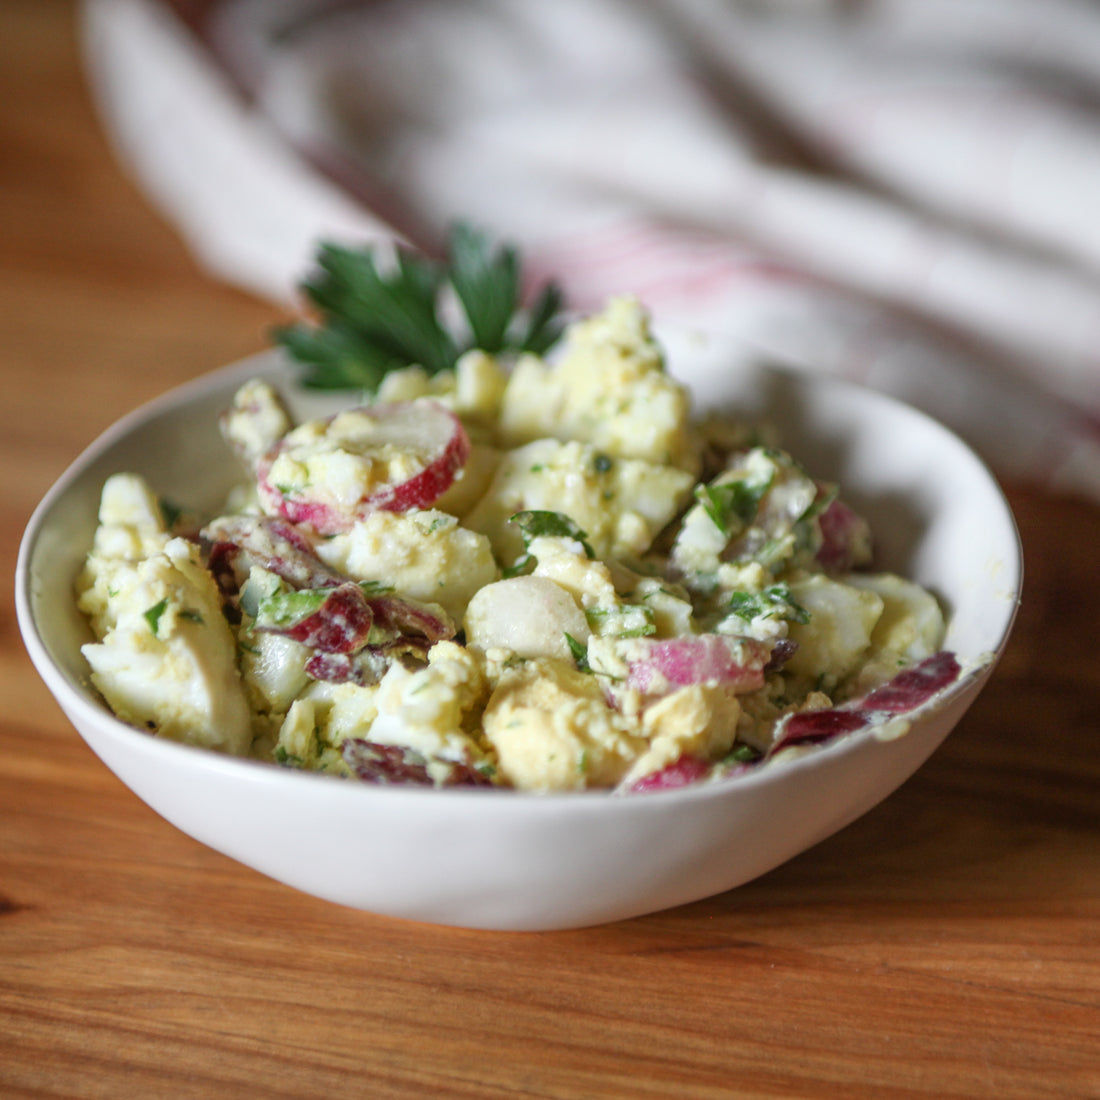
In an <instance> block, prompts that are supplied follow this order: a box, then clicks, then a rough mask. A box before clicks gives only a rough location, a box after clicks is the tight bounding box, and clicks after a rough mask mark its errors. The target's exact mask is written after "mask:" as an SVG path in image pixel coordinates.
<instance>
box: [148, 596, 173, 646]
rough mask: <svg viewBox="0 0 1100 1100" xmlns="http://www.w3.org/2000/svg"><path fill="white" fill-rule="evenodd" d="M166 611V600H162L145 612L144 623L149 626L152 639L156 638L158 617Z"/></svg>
mask: <svg viewBox="0 0 1100 1100" xmlns="http://www.w3.org/2000/svg"><path fill="white" fill-rule="evenodd" d="M167 610H168V600H167V599H163V600H161V601H160V603H155V604H153V606H152V607H150V608H149V609H148V610H147V611H146V612H145V621H146V622H147V623H148V624H149V629H150V630H151V631H152V632H153V637H156V636H157V629H158V628H159V626H160V617H161V616H162V615H163V614H164V613H165V611H167Z"/></svg>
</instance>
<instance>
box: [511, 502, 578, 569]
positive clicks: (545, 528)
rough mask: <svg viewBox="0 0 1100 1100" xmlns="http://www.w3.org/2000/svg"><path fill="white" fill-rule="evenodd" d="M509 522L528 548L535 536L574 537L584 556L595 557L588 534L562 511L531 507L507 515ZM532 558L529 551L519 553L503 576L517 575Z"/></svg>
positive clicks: (528, 564)
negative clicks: (541, 509) (547, 510)
mask: <svg viewBox="0 0 1100 1100" xmlns="http://www.w3.org/2000/svg"><path fill="white" fill-rule="evenodd" d="M508 522H509V523H514V524H515V525H516V526H517V527H518V528H519V531H520V534H521V535H522V536H523V545H524V546H525V547H526V548H528V550H529V549H530V546H531V543H532V542H534V540H535V539H537V538H563V539H575V540H576V541H577V542H579V543H580V544H581V546H583V547H584V553H585V556H586V557H587V558H588V559H589V560H590V561H591V560H592V559H594V558H595V557H596V554H595V551H594V550H593V549H592V547H591V546H589V544H588V542H587V541H586V539H587V538H588V535H587V533H586V532H584V531H582V530H581V529H580V527H579V526H578V525H577V524H576V523H574V522H573V520H571V519H570V518H569V517H568V516H567V515H565V513H564V512H546V511H540V510H537V509H531V510H529V511H526V512H516V513H515V514H514V515H511V516H509V517H508ZM533 560H534V559H533V558H532V556H531V554H530V553H525V554H521V555H520V556H519V557H518V558H517V559H516V560H515V562H513V564H512V565H510V566H509V567H508V568H507V569H505V570H504V575H505V577H518V576H519V575H520V574H521V573H523V572H524V571H525V570H526V569H527V568H528V567H529V566H530V565H531V563H532V561H533Z"/></svg>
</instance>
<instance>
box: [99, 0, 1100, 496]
mask: <svg viewBox="0 0 1100 1100" xmlns="http://www.w3.org/2000/svg"><path fill="white" fill-rule="evenodd" d="M81 50H82V54H83V56H84V58H85V59H86V63H87V66H88V73H89V79H90V85H91V88H92V90H93V93H94V96H95V101H96V103H97V105H98V109H99V111H100V113H101V118H102V121H103V123H104V125H105V127H106V130H107V132H108V133H109V134H110V135H111V137H112V140H113V141H114V144H115V148H116V151H117V153H118V155H119V157H120V160H121V162H122V163H123V164H124V165H125V166H126V168H127V170H128V171H129V172H130V173H131V175H132V177H133V178H134V179H135V180H136V181H137V182H138V184H139V185H140V186H141V187H142V188H143V189H144V191H145V193H146V194H147V196H148V198H149V200H150V202H151V203H152V204H153V205H154V206H156V207H157V208H158V209H159V210H160V211H161V212H162V213H163V215H164V216H165V217H166V218H167V219H168V220H169V221H170V222H171V223H172V224H173V225H175V226H176V227H177V228H178V230H179V232H180V233H181V234H182V236H183V238H184V240H185V241H186V242H187V245H188V247H189V248H190V249H191V250H192V252H193V254H194V255H195V256H196V257H197V259H198V261H199V262H200V263H201V264H202V265H203V266H204V267H205V268H206V269H207V270H208V271H209V272H210V273H211V274H212V275H214V276H215V277H217V278H221V279H224V280H225V281H227V282H229V283H231V284H233V285H236V286H239V287H242V288H245V289H247V290H249V291H251V292H252V293H254V294H256V295H257V296H258V297H260V298H261V299H266V300H269V301H272V302H277V303H284V304H293V303H294V300H295V297H294V291H295V286H296V285H297V283H298V282H299V281H300V280H301V278H302V277H303V275H304V274H305V273H306V272H307V271H308V269H309V266H310V262H311V259H312V255H313V251H314V249H315V247H316V243H317V240H318V239H320V238H328V239H337V240H343V241H352V240H354V241H360V240H361V241H369V242H389V241H393V240H403V241H406V242H409V243H411V244H413V245H414V246H416V247H421V248H425V249H427V250H429V251H431V250H433V249H438V247H439V245H440V242H441V241H442V239H443V237H444V234H445V231H446V228H447V226H448V225H449V224H450V223H451V222H452V221H454V220H455V219H456V218H461V219H464V220H467V221H470V222H473V223H474V224H475V225H478V226H481V227H482V228H484V229H486V230H488V231H490V232H491V233H492V234H494V235H495V236H497V237H499V238H502V239H506V240H509V241H513V242H515V243H516V244H518V245H519V246H520V248H521V250H522V253H523V255H524V256H525V258H526V260H527V263H528V266H529V270H530V271H531V273H532V274H533V275H535V276H536V277H538V278H540V279H541V278H546V277H554V278H557V279H559V280H561V281H562V283H563V284H564V286H565V288H566V291H567V293H568V297H569V300H570V301H571V303H572V304H573V305H575V306H576V307H577V308H579V309H582V310H588V309H594V308H598V307H599V306H600V304H601V303H602V302H603V300H604V299H605V298H606V297H607V296H608V295H610V294H615V293H623V292H631V293H635V294H637V295H638V296H639V297H640V298H641V299H642V300H643V301H644V302H645V303H646V304H647V305H648V306H649V307H650V308H651V309H652V310H653V312H654V314H655V315H656V316H657V317H658V318H660V319H661V320H663V321H665V322H671V323H677V324H686V325H697V326H699V327H701V328H704V329H710V330H720V331H723V332H731V333H733V334H735V335H736V336H737V337H738V338H740V339H741V340H743V343H744V347H745V348H746V354H766V355H770V356H774V357H778V358H781V359H784V360H787V361H793V362H795V363H798V364H801V365H805V366H808V367H810V368H813V369H817V370H823V371H828V372H831V373H833V374H838V375H843V376H845V377H848V378H852V379H855V380H858V381H861V382H864V383H866V384H869V385H872V386H875V387H878V388H881V389H885V390H888V391H889V392H892V393H895V394H897V395H898V396H900V397H902V398H904V399H906V400H908V401H910V402H912V403H914V404H917V405H919V406H920V407H922V408H924V409H926V410H927V411H929V412H930V413H932V414H933V415H935V416H937V417H938V418H939V419H941V420H944V421H946V422H947V423H948V424H950V425H951V426H952V427H954V428H956V429H957V430H958V431H959V432H961V433H962V434H963V435H964V436H966V437H967V438H968V439H969V440H970V441H971V442H972V443H973V444H974V445H975V446H976V447H978V449H979V450H980V451H981V452H982V453H983V454H984V455H985V456H986V457H987V458H988V459H989V460H990V461H991V462H992V463H993V464H994V465H995V466H996V467H997V468H998V470H999V471H1002V472H1003V473H1005V474H1006V475H1009V476H1013V477H1021V478H1024V479H1027V480H1031V481H1034V482H1037V483H1041V484H1044V485H1049V486H1054V487H1057V488H1058V489H1069V490H1071V491H1073V492H1079V493H1083V494H1085V495H1087V496H1090V497H1092V498H1094V499H1096V498H1100V431H1098V423H1100V354H1098V351H1097V348H1098V347H1100V188H1098V187H1097V180H1098V177H1100V6H1098V5H1097V4H1096V3H1095V2H1094V0H967V2H966V3H958V2H957V0H740V2H738V0H725V2H722V3H717V2H714V0H644V2H641V3H630V2H626V0H558V2H556V3H554V4H553V5H541V4H530V3H524V2H522V0H463V2H462V3H453V2H444V0H371V2H358V3H356V2H348V0H220V2H219V0H207V2H205V3H196V2H194V0H86V2H85V3H84V5H83V7H82V42H81Z"/></svg>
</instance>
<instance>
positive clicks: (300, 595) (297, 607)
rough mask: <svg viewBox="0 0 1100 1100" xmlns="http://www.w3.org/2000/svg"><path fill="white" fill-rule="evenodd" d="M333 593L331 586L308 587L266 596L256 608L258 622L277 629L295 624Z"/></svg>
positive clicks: (260, 624)
mask: <svg viewBox="0 0 1100 1100" xmlns="http://www.w3.org/2000/svg"><path fill="white" fill-rule="evenodd" d="M331 593H332V589H331V588H307V589H303V590H302V591H300V592H275V593H273V594H272V595H270V596H264V598H263V599H261V600H260V602H259V605H258V606H257V608H256V624H257V626H261V627H267V628H275V629H279V628H281V627H290V626H294V625H295V624H297V623H300V622H301V621H302V620H303V619H305V618H306V617H307V616H309V615H312V614H313V613H314V612H315V611H317V610H318V609H319V608H320V607H321V605H322V604H323V603H324V602H325V600H326V599H328V597H329V595H330V594H331Z"/></svg>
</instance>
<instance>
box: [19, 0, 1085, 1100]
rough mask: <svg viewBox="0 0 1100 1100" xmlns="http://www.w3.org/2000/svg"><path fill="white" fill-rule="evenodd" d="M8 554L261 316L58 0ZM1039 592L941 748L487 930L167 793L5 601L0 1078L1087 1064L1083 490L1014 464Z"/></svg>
mask: <svg viewBox="0 0 1100 1100" xmlns="http://www.w3.org/2000/svg"><path fill="white" fill-rule="evenodd" d="M0 193H2V196H3V201H2V203H0V333H2V337H3V358H2V359H0V364H2V366H0V370H2V372H3V382H4V389H3V393H4V396H3V403H2V411H0V417H2V424H0V458H2V462H3V470H4V477H3V480H2V485H3V493H4V496H5V504H4V514H6V515H7V516H8V522H7V523H6V524H4V526H3V530H2V537H0V559H2V566H3V572H4V575H5V576H7V577H9V578H10V577H11V575H12V572H13V570H14V565H15V554H16V548H17V544H18V539H19V535H20V533H21V530H22V527H23V525H24V523H25V521H26V519H27V517H28V516H29V514H30V511H31V509H32V508H33V506H34V504H35V503H36V502H37V500H38V499H39V498H40V497H41V495H42V494H43V492H44V491H45V490H46V489H47V487H48V486H49V484H50V483H51V482H52V481H53V479H54V478H55V477H56V476H57V475H58V474H59V473H60V472H61V470H62V469H63V468H64V466H65V465H66V464H67V463H68V462H69V461H70V460H71V459H72V457H73V456H74V455H75V454H76V453H77V451H78V450H79V449H80V448H81V447H82V446H83V445H85V444H86V443H88V442H89V441H90V440H91V439H92V438H93V437H94V436H95V435H96V434H97V433H98V432H99V431H101V430H102V429H103V428H104V427H106V426H107V425H108V424H109V423H111V422H112V421H114V420H115V419H116V418H117V417H118V416H120V415H122V414H123V413H124V412H126V411H128V410H129V409H130V408H132V407H133V406H134V405H135V404H137V403H138V402H139V401H142V400H145V399H147V398H149V397H152V396H154V395H155V394H157V393H160V392H161V391H163V390H164V389H166V388H168V387H169V386H172V385H174V384H176V383H179V382H182V381H184V380H186V379H188V378H190V377H193V376H195V375H197V374H199V373H201V372H203V371H205V370H207V369H210V368H212V367H215V366H218V365H221V364H222V363H225V362H228V361H230V360H232V359H234V358H237V357H239V356H240V355H243V354H245V353H247V352H250V351H253V350H256V349H258V348H259V347H261V346H263V344H264V343H265V342H266V335H265V333H266V329H267V328H268V326H269V325H270V324H272V323H273V322H275V321H276V320H278V319H279V318H278V317H277V316H276V312H275V311H274V310H273V309H271V308H270V307H268V306H266V305H264V304H262V303H258V302H255V301H253V300H251V299H249V298H247V297H245V296H244V295H241V294H238V293H236V292H234V291H232V290H230V289H227V288H225V287H222V286H218V285H216V284H214V283H213V282H212V281H210V280H209V279H207V278H206V277H205V276H203V275H202V274H201V273H200V272H199V271H197V270H196V269H195V267H194V265H193V264H192V262H191V260H190V259H189V258H188V256H187V255H186V253H185V251H184V249H183V247H182V246H181V244H180V242H179V241H178V240H177V239H176V238H175V236H174V235H173V233H172V232H171V231H170V230H169V229H168V228H167V227H166V226H165V225H164V224H163V223H162V222H161V221H160V219H159V218H158V217H157V216H156V215H155V214H154V213H153V212H151V211H150V210H149V208H148V207H147V205H146V204H145V202H144V200H143V199H142V197H141V196H140V194H139V193H138V192H137V191H136V190H135V189H134V188H133V187H132V186H131V185H130V183H129V182H128V181H127V180H126V179H125V178H124V176H123V175H122V174H121V173H120V171H119V169H118V168H117V166H116V165H115V163H114V161H113V160H112V158H111V156H110V153H109V150H108V149H107V147H106V144H105V142H104V140H103V138H102V136H101V134H100V132H99V130H98V128H97V123H96V120H95V118H94V115H93V112H92V109H91V107H90V105H89V102H88V100H87V97H86V93H85V91H84V87H83V82H82V76H81V72H80V66H79V61H78V56H77V50H76V38H75V30H74V22H73V10H72V8H71V6H70V5H69V4H68V3H63V2H61V0H6V2H5V3H4V4H3V5H2V6H0ZM1011 499H1012V502H1013V504H1014V507H1015V509H1016V512H1017V516H1018V519H1019V523H1020V527H1021V531H1022V535H1023V539H1024V543H1025V546H1026V555H1027V570H1028V578H1027V587H1026V598H1025V602H1024V606H1023V609H1022V612H1021V618H1020V622H1019V627H1018V629H1017V631H1016V634H1015V638H1014V641H1013V643H1012V646H1011V648H1010V650H1009V652H1008V654H1007V656H1006V658H1005V660H1004V662H1003V663H1002V665H1001V667H1000V669H999V671H998V673H997V676H996V680H995V683H994V685H993V686H992V687H991V689H990V690H989V691H988V692H987V693H986V694H985V695H984V696H983V697H982V699H981V700H980V701H979V702H978V703H977V704H976V706H975V707H974V709H973V710H972V711H971V713H970V714H969V715H968V717H967V718H966V720H965V721H964V722H963V723H962V725H961V726H960V727H959V729H958V730H957V732H956V733H955V734H954V735H953V736H952V737H951V738H950V739H949V741H948V742H947V744H946V745H945V746H944V747H943V749H942V750H941V751H940V752H939V753H937V754H936V756H935V757H934V758H933V759H932V761H931V762H930V763H929V764H928V765H927V766H926V767H925V768H923V769H922V770H921V772H920V773H919V774H918V775H917V776H916V777H915V778H914V779H913V780H912V781H910V782H909V783H908V784H906V785H905V787H903V788H902V789H901V790H900V791H899V792H898V793H897V794H896V795H895V796H893V797H892V798H890V799H888V800H887V801H886V802H885V803H883V804H882V805H881V806H880V807H878V808H877V809H876V810H874V811H873V812H872V813H870V814H868V815H867V816H866V817H864V818H863V819H862V820H860V821H858V822H857V823H855V824H854V825H852V826H850V827H849V828H847V829H845V830H844V831H843V832H841V833H840V834H839V835H837V836H835V837H833V838H832V839H830V840H828V841H826V842H825V843H823V844H821V845H819V846H818V847H817V848H815V849H814V850H813V851H811V852H808V853H806V854H804V855H803V856H801V857H800V858H798V859H795V860H794V861H792V862H791V863H789V864H787V865H785V866H784V867H781V868H779V869H778V870H776V871H774V872H773V873H771V874H769V875H767V876H765V877H763V878H761V879H759V880H758V881H756V882H754V883H751V884H749V885H748V886H745V887H743V888H742V889H740V890H737V891H734V892H732V893H729V894H724V895H721V896H719V897H716V898H712V899H710V900H708V901H704V902H700V903H698V904H695V905H691V906H687V907H684V908H681V909H677V910H673V911H670V912H666V913H661V914H657V915H654V916H651V917H647V918H644V919H638V920H634V921H629V922H625V923H621V924H616V925H611V926H607V927H602V928H595V929H588V930H584V931H578V932H568V933H554V934H545V935H499V934H489V933H475V932H464V931H457V930H450V929H441V928H433V927H428V926H424V925H417V924H411V923H402V922H398V921H391V920H386V919H382V918H378V917H373V916H371V915H368V914H362V913H356V912H352V911H349V910H345V909H341V908H337V907H334V906H330V905H327V904H325V903H322V902H319V901H316V900H314V899H311V898H309V897H305V896H303V895H301V894H298V893H296V892H294V891H292V890H289V889H287V888H285V887H282V886H280V885H278V884H276V883H274V882H271V881H268V880H267V879H264V878H262V877H261V876H259V875H257V874H255V873H253V872H251V871H249V870H247V869H244V868H241V867H239V866H237V865H236V864H234V863H232V862H231V861H229V860H228V859H226V858H224V857H222V856H220V855H217V854H215V853H214V852H211V851H208V850H207V849H205V848H203V847H201V846H199V845H198V844H196V843H194V842H193V841H191V840H189V839H188V838H186V837H184V836H183V835H182V834H180V833H178V832H177V831H176V830H174V829H173V828H172V827H171V826H170V825H168V824H166V823H165V822H164V821H162V820H161V819H160V818H158V817H157V816H156V815H154V814H153V813H152V812H151V811H150V810H148V809H147V808H146V807H145V806H144V805H143V804H142V803H140V802H139V801H138V800H137V799H136V798H135V797H134V796H133V795H131V794H130V793H129V792H128V791H127V790H126V789H125V788H124V787H123V786H122V785H121V784H120V783H119V782H118V781H117V780H115V779H114V777H113V776H112V775H111V774H110V773H109V772H108V771H107V770H106V769H105V768H104V767H102V765H100V764H99V762H98V761H97V760H96V759H95V758H94V757H93V755H92V754H91V752H90V751H89V750H88V749H87V748H86V747H85V746H84V744H83V742H81V741H80V739H79V738H78V736H77V735H76V733H75V732H74V731H73V730H72V729H71V728H70V727H69V725H68V724H67V722H66V721H65V719H64V717H63V716H62V715H61V713H60V712H59V710H58V709H57V707H56V706H55V705H54V703H53V702H52V700H51V698H50V697H49V695H48V693H47V692H46V689H45V688H44V687H43V686H42V685H41V683H40V682H39V681H38V679H37V677H36V675H35V674H34V672H33V670H32V668H31V666H30V664H29V661H28V660H27V658H26V655H25V653H24V651H23V648H22V644H21V642H20V639H19V636H18V633H17V630H16V627H15V623H14V618H13V610H12V598H11V591H10V588H11V585H10V583H8V584H7V585H5V586H4V588H3V592H2V599H3V609H2V616H0V1097H4V1098H5V1100H6V1098H21V1097H28V1098H29V1097H36V1098H45V1097H50V1098H62V1097H64V1098H74V1097H75V1098H89V1100H91V1098H105V1097H109V1098H111V1100H126V1098H131V1097H132V1098H142V1100H145V1098H149V1097H195V1098H202V1100H220V1098H240V1097H301V1098H313V1097H429V1096H430V1097H469V1098H478V1100H485V1098H494V1097H514V1096H523V1097H554V1098H561V1100H566V1098H578V1100H579V1098H581V1097H585V1098H592V1097H596V1098H603V1097H676V1098H699V1100H703V1098H717V1097H735V1096H737V1097H843V1098H846V1100H860V1098H879V1097H883V1096H891V1097H913V1098H918V1097H919V1098H922V1100H931V1098H934V1100H952V1098H967V1100H969V1098H979V1097H981V1098H985V1097H989V1098H998V1100H1001V1098H1012V1097H1019V1098H1026V1100H1034V1098H1041V1097H1100V1038H1098V1037H1100V950H1098V945H1100V732H1098V728H1097V727H1098V721H1097V719H1098V715H1100V671H1098V666H1097V661H1096V632H1097V631H1096V626H1097V619H1098V612H1100V585H1098V583H1097V582H1098V580H1100V577H1098V570H1097V554H1096V547H1097V545H1100V511H1098V510H1097V509H1095V508H1093V507H1090V506H1088V505H1085V504H1081V503H1078V502H1073V501H1068V500H1063V499H1055V498H1052V497H1049V496H1045V495H1043V494H1041V493H1038V492H1035V491H1030V490H1027V489H1023V488H1016V489H1014V490H1013V491H1012V493H1011Z"/></svg>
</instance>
